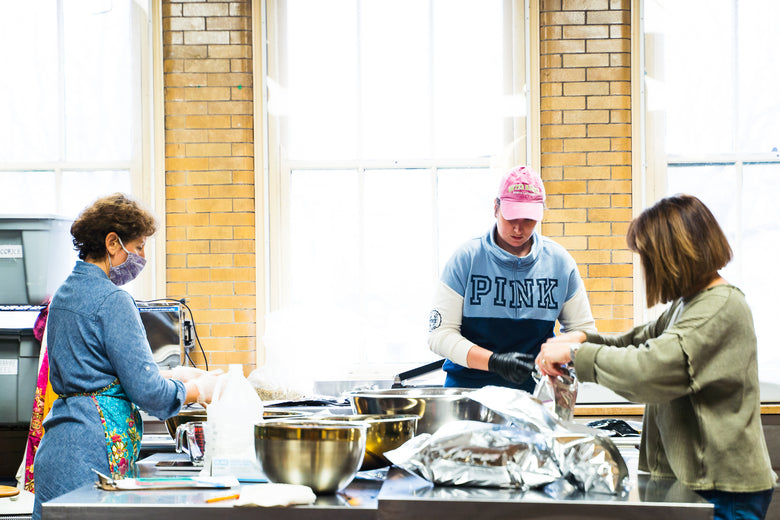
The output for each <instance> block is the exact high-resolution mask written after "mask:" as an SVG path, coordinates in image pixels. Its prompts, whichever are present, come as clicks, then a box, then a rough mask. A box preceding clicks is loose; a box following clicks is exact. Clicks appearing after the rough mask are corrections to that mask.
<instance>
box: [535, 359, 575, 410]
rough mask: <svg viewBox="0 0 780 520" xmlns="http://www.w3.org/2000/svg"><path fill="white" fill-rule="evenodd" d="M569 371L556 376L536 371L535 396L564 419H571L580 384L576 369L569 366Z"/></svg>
mask: <svg viewBox="0 0 780 520" xmlns="http://www.w3.org/2000/svg"><path fill="white" fill-rule="evenodd" d="M567 372H568V373H567V374H564V375H562V376H555V377H552V376H546V375H542V374H541V373H536V372H535V373H534V375H533V376H534V380H536V388H534V397H535V398H536V399H538V400H539V401H540V402H541V403H542V404H543V405H545V406H546V407H547V408H548V409H549V410H552V411H553V412H555V415H557V416H558V417H560V418H561V419H563V420H564V421H571V420H572V418H573V417H574V404H575V403H576V402H577V388H578V384H577V377H576V375H575V373H574V369H573V368H569V369H568V371H567Z"/></svg>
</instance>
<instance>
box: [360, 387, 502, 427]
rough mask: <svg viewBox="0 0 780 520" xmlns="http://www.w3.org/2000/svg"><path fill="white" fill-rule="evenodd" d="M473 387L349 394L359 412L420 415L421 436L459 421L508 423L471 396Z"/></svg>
mask: <svg viewBox="0 0 780 520" xmlns="http://www.w3.org/2000/svg"><path fill="white" fill-rule="evenodd" d="M473 391H474V389H473V388H455V387H447V388H444V387H410V388H392V389H388V390H371V391H366V392H353V393H351V394H350V395H349V401H350V403H351V405H352V411H353V412H355V414H416V415H419V416H420V420H419V421H418V423H417V435H419V434H421V433H436V431H437V430H438V429H439V428H440V427H442V426H444V425H445V424H447V423H450V422H452V421H459V420H469V421H482V422H489V423H498V424H505V423H506V422H507V420H506V419H505V418H503V417H502V416H500V415H499V414H497V413H495V412H493V411H492V410H491V409H489V408H487V407H486V406H484V405H483V404H482V403H480V402H478V401H474V400H473V399H469V394H470V393H471V392H473Z"/></svg>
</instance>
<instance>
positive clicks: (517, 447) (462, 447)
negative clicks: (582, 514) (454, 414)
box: [385, 387, 628, 498]
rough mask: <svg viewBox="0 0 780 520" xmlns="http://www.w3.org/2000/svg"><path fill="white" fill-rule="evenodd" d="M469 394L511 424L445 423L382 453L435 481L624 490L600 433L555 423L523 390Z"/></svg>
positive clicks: (556, 491)
mask: <svg viewBox="0 0 780 520" xmlns="http://www.w3.org/2000/svg"><path fill="white" fill-rule="evenodd" d="M469 397H470V398H471V399H474V400H476V401H478V402H480V403H482V404H483V405H484V406H486V407H488V408H490V409H491V410H493V411H495V412H496V413H499V414H501V415H503V416H504V417H506V418H507V419H508V420H509V421H511V424H509V425H495V424H488V423H482V422H478V421H455V422H451V423H449V424H446V425H444V426H443V427H441V428H440V429H439V430H438V431H436V432H435V433H433V434H420V435H418V436H416V437H415V438H413V439H411V440H410V441H408V442H407V443H405V444H404V445H402V446H401V447H399V448H397V449H395V450H393V451H390V452H387V453H385V457H387V458H388V459H389V460H390V461H391V462H392V463H393V464H395V465H397V466H400V467H402V468H404V469H406V470H408V471H411V472H413V473H416V474H418V475H419V476H421V477H423V478H425V479H427V480H429V481H430V482H433V483H434V484H437V485H446V486H475V487H497V488H516V489H529V488H543V489H544V491H545V492H546V493H547V494H549V495H551V496H553V498H564V497H565V496H568V495H570V494H571V493H574V492H577V491H581V492H584V493H589V492H595V493H609V494H623V493H624V492H626V491H627V485H628V468H627V466H626V463H625V461H624V460H623V457H622V456H621V455H620V452H619V451H618V449H617V448H616V447H615V445H614V443H613V442H612V441H611V440H610V439H609V438H608V437H607V436H605V435H604V432H601V431H599V430H595V429H593V428H588V427H587V426H583V425H580V424H576V423H573V422H570V421H564V420H562V419H561V418H559V417H558V416H557V415H556V414H555V413H553V412H552V411H551V410H549V409H547V408H546V407H545V406H544V405H543V404H542V403H541V402H540V401H539V400H537V399H535V398H534V397H532V396H531V394H529V393H528V392H524V391H522V390H514V389H510V388H503V387H485V388H482V389H480V390H476V391H474V392H473V393H471V394H469Z"/></svg>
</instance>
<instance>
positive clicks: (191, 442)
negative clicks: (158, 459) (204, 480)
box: [175, 421, 206, 466]
mask: <svg viewBox="0 0 780 520" xmlns="http://www.w3.org/2000/svg"><path fill="white" fill-rule="evenodd" d="M205 430H206V423H205V422H203V421H192V422H188V423H185V424H180V425H179V427H178V428H176V436H175V440H176V453H182V452H184V453H186V454H187V455H189V456H190V462H192V463H193V464H194V465H196V466H202V465H203V455H204V454H205V453H206V431H205Z"/></svg>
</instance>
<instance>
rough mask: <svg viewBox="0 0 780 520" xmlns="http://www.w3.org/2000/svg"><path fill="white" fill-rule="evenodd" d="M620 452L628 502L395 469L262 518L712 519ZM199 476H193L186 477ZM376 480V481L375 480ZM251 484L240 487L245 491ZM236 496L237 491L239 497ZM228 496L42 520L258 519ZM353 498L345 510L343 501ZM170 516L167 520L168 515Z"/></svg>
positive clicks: (198, 495) (141, 499)
mask: <svg viewBox="0 0 780 520" xmlns="http://www.w3.org/2000/svg"><path fill="white" fill-rule="evenodd" d="M621 453H623V455H624V458H625V459H626V464H627V465H628V467H629V470H630V475H631V476H630V478H631V489H630V491H629V493H627V494H626V495H625V496H620V497H618V496H611V495H603V494H597V493H590V494H587V495H585V494H582V493H576V494H574V495H573V496H571V497H569V498H567V499H564V500H554V499H552V498H550V497H549V496H548V495H546V494H545V493H543V492H541V491H526V492H523V491H517V490H508V489H488V488H467V487H441V486H439V487H436V486H433V485H432V484H431V483H429V482H427V481H426V480H424V479H422V478H419V477H417V476H415V475H412V474H410V473H408V472H406V471H404V470H402V469H400V468H396V467H393V468H390V469H389V470H388V471H386V479H384V480H382V479H381V477H383V476H385V475H383V472H381V471H379V472H368V473H360V474H358V475H359V477H358V478H356V479H355V480H353V481H352V483H350V485H349V486H347V487H346V488H345V489H344V490H342V493H340V494H334V495H321V496H319V497H318V498H317V501H316V503H315V504H313V505H311V506H296V507H287V508H284V507H281V508H267V509H264V510H263V511H262V517H263V518H264V519H272V520H277V519H278V520H287V519H292V518H295V519H310V520H326V519H333V518H344V519H348V520H351V519H355V520H358V519H360V520H362V519H365V520H369V519H370V520H375V519H378V518H381V519H382V520H395V519H398V520H401V519H403V520H409V518H425V517H431V518H447V520H461V519H462V520H474V518H484V517H486V516H489V517H491V518H499V517H501V518H503V517H522V518H531V519H533V518H551V517H552V518H564V517H569V518H570V517H572V515H576V516H582V517H587V518H591V519H593V518H614V519H618V518H620V519H623V518H631V519H632V520H645V519H647V520H650V519H653V520H654V519H656V518H665V519H676V518H679V519H681V520H682V519H686V520H688V519H711V518H712V517H713V508H712V505H711V504H709V503H708V502H706V501H704V500H703V499H702V498H701V497H699V496H698V495H697V494H696V493H694V492H692V491H690V490H689V489H688V488H686V487H685V486H683V485H682V484H680V483H679V482H677V481H675V480H662V481H657V480H656V481H654V480H651V479H650V478H649V477H648V476H647V475H637V472H636V464H637V454H638V451H637V450H636V448H635V447H634V446H633V441H631V440H628V441H626V440H624V441H623V442H621ZM182 457H183V456H182V455H179V454H171V453H162V454H155V455H153V456H152V457H148V458H146V459H144V460H143V461H140V462H139V465H140V470H139V473H140V474H141V476H152V475H155V476H161V475H183V474H188V473H186V472H181V471H175V472H174V471H166V472H164V473H163V472H161V471H159V470H157V469H156V467H155V466H154V465H155V463H156V462H157V461H158V460H172V459H181V458H182ZM189 474H196V473H189ZM377 475H379V477H377ZM245 485H251V484H242V487H243V486H245ZM239 492H240V490H239ZM227 494H230V493H229V492H227V491H226V490H217V489H214V490H206V489H200V490H186V489H185V490H158V491H150V490H144V491H102V490H99V489H97V488H96V487H94V486H84V487H82V488H79V489H77V490H75V491H73V492H71V493H68V494H66V495H63V496H61V497H59V498H56V499H54V500H52V501H51V502H48V503H46V504H45V505H44V514H45V518H46V519H47V520H60V519H61V520H66V519H73V520H76V519H78V520H91V519H102V518H107V517H111V518H115V519H118V520H130V519H143V520H148V519H149V518H156V517H158V516H159V517H162V515H165V518H170V517H174V516H175V515H182V517H183V518H187V520H206V519H219V520H242V519H245V518H246V519H249V518H257V516H258V514H259V511H258V510H257V508H253V507H248V508H234V507H233V505H232V501H229V500H228V501H221V502H214V503H206V500H207V499H209V498H213V497H218V496H224V495H227ZM347 497H349V498H351V499H352V500H350V502H352V504H354V505H350V503H348V501H347V500H348V498H347ZM168 515H172V516H168Z"/></svg>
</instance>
